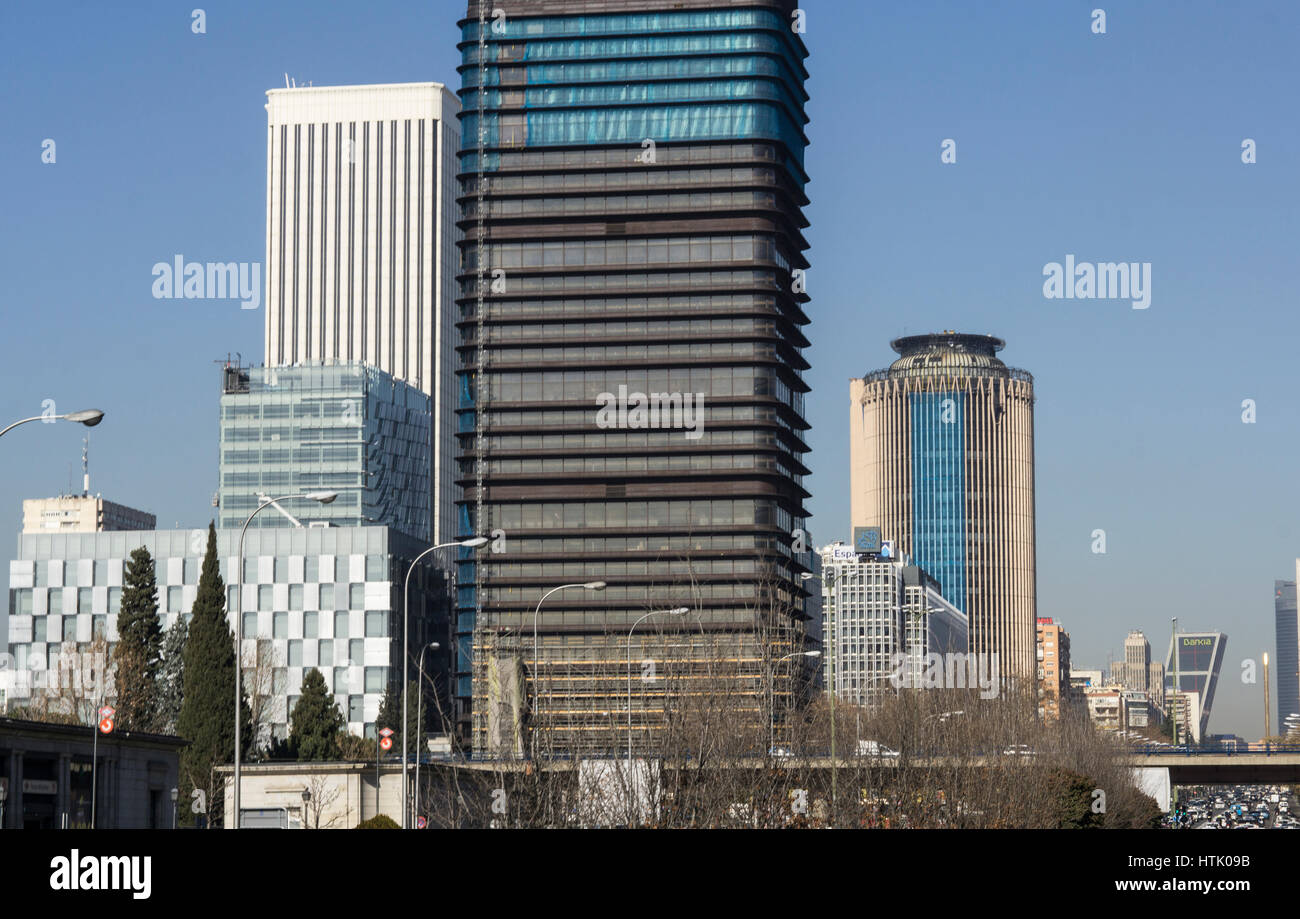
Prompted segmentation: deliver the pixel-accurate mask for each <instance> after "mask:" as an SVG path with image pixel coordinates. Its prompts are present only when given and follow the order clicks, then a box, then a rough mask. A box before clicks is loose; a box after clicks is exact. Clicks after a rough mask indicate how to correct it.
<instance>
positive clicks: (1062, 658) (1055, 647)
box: [1036, 619, 1070, 721]
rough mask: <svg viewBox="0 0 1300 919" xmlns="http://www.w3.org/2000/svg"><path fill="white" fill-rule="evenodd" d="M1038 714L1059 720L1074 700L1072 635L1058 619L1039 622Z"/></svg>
mask: <svg viewBox="0 0 1300 919" xmlns="http://www.w3.org/2000/svg"><path fill="white" fill-rule="evenodd" d="M1037 633H1038V634H1037V639H1038V641H1037V644H1038V648H1037V652H1036V654H1037V657H1038V714H1039V716H1041V717H1043V718H1047V719H1049V720H1052V721H1059V720H1060V718H1061V710H1062V708H1063V707H1064V706H1067V705H1068V704H1069V701H1070V635H1069V633H1068V632H1066V631H1065V629H1064V628H1062V627H1061V625H1060V623H1058V622H1057V621H1056V620H1054V619H1039V620H1038V625H1037Z"/></svg>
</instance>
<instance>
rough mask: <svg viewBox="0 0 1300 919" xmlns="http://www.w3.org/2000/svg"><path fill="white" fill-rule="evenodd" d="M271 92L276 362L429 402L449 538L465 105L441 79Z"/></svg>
mask: <svg viewBox="0 0 1300 919" xmlns="http://www.w3.org/2000/svg"><path fill="white" fill-rule="evenodd" d="M266 95H267V105H266V111H267V150H266V160H267V169H266V173H267V179H266V180H267V209H266V290H267V298H266V364H267V366H269V367H278V366H291V365H295V364H318V363H330V362H361V363H365V364H369V365H370V366H373V367H376V368H378V369H380V370H382V371H384V372H386V373H388V374H390V375H391V376H393V377H394V378H395V379H397V380H401V381H404V382H406V383H408V384H410V385H411V386H413V387H415V388H416V389H418V390H421V391H423V392H424V393H426V394H427V395H428V396H429V397H430V399H431V400H432V405H431V407H430V413H431V416H432V418H433V424H432V426H431V427H430V429H429V434H430V442H429V453H430V456H431V461H432V470H431V475H432V480H433V483H434V505H433V508H432V516H433V536H432V537H431V538H433V539H436V540H438V541H440V542H445V541H448V540H450V539H451V538H453V537H452V536H451V535H450V534H451V533H452V531H453V530H454V527H455V510H454V508H455V476H454V463H455V459H454V446H453V442H454V440H455V433H454V425H455V416H454V414H453V406H452V400H453V399H454V395H455V391H454V379H453V366H452V364H453V361H454V353H455V352H454V343H453V336H454V334H455V328H454V321H455V306H454V303H455V297H456V288H455V271H456V266H457V262H458V256H457V252H456V240H457V230H456V223H455V217H456V195H455V173H456V166H455V155H456V149H457V147H458V146H459V136H460V126H459V123H458V121H457V119H456V112H457V110H458V109H459V103H458V101H457V99H456V97H455V96H454V95H453V94H452V93H451V92H450V91H449V90H448V89H447V88H446V87H445V86H443V85H442V84H440V83H403V84H389V85H376V86H328V87H326V86H317V87H294V88H289V89H273V90H269V91H268V92H267V94H266ZM421 536H423V534H421Z"/></svg>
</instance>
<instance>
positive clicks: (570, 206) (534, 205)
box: [465, 183, 777, 219]
mask: <svg viewBox="0 0 1300 919" xmlns="http://www.w3.org/2000/svg"><path fill="white" fill-rule="evenodd" d="M554 184H558V183H554ZM776 209H777V201H776V195H774V194H772V193H771V192H763V191H732V192H717V191H715V192H692V193H689V194H687V193H682V194H678V195H665V194H661V195H618V196H610V197H596V198H593V197H590V196H582V197H562V198H505V199H493V200H492V201H490V202H489V203H488V206H487V208H486V209H485V210H486V214H487V216H488V217H490V218H502V219H504V218H511V217H552V216H565V217H578V216H583V215H586V214H604V215H610V216H613V215H615V214H647V213H649V214H655V215H659V214H667V213H670V212H673V211H684V212H689V213H692V214H695V213H697V212H699V211H708V210H767V211H774V210H776ZM478 212H479V208H478V203H477V201H476V200H475V199H473V198H471V199H469V200H468V201H467V202H466V204H465V217H466V218H467V219H473V218H476V217H477V216H478Z"/></svg>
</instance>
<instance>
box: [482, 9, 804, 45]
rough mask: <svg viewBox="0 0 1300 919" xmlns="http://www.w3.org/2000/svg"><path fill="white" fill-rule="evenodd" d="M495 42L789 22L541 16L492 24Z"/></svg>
mask: <svg viewBox="0 0 1300 919" xmlns="http://www.w3.org/2000/svg"><path fill="white" fill-rule="evenodd" d="M489 27H490V29H491V36H490V37H491V40H493V41H496V40H498V39H499V38H501V37H505V38H524V37H538V38H540V37H546V38H554V37H558V36H561V35H607V34H610V33H615V34H620V33H627V32H684V31H696V30H700V29H745V28H768V29H775V30H781V29H785V28H788V27H789V22H787V21H786V20H783V19H782V18H781V17H780V16H779V15H778V14H776V13H773V12H772V11H770V10H726V11H722V10H698V11H691V12H689V13H631V14H615V15H590V16H538V17H529V18H527V19H515V18H510V19H505V20H502V21H501V23H500V25H498V24H497V23H496V22H492V23H490V24H489ZM478 37H479V24H478V21H477V20H474V21H472V22H467V23H465V25H463V26H461V40H462V41H473V42H477V41H478Z"/></svg>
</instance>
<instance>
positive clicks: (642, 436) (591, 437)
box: [488, 429, 788, 462]
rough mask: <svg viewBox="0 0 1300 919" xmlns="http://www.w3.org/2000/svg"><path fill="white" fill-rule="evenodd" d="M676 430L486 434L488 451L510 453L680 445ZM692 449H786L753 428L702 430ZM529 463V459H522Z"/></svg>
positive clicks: (779, 440) (781, 444)
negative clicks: (737, 447)
mask: <svg viewBox="0 0 1300 919" xmlns="http://www.w3.org/2000/svg"><path fill="white" fill-rule="evenodd" d="M680 446H681V432H680V431H672V430H668V431H646V432H637V431H630V432H625V431H613V430H611V431H604V432H600V433H595V434H527V435H513V434H506V435H501V436H496V435H489V440H488V454H489V455H492V454H493V453H495V452H498V451H500V452H503V453H514V452H520V451H527V452H530V453H531V452H534V451H537V450H625V449H636V448H646V447H680ZM692 446H693V447H696V448H700V449H703V448H706V447H707V448H714V447H720V446H721V447H730V446H759V447H768V448H772V449H786V450H788V448H787V447H785V445H784V444H783V443H782V441H781V439H780V438H779V437H778V436H776V435H775V434H771V433H768V432H764V431H754V430H738V431H737V430H730V431H715V430H707V429H706V430H705V431H704V432H703V434H702V436H701V437H700V438H699V440H697V441H694V442H693V444H692ZM525 462H531V460H525Z"/></svg>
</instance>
